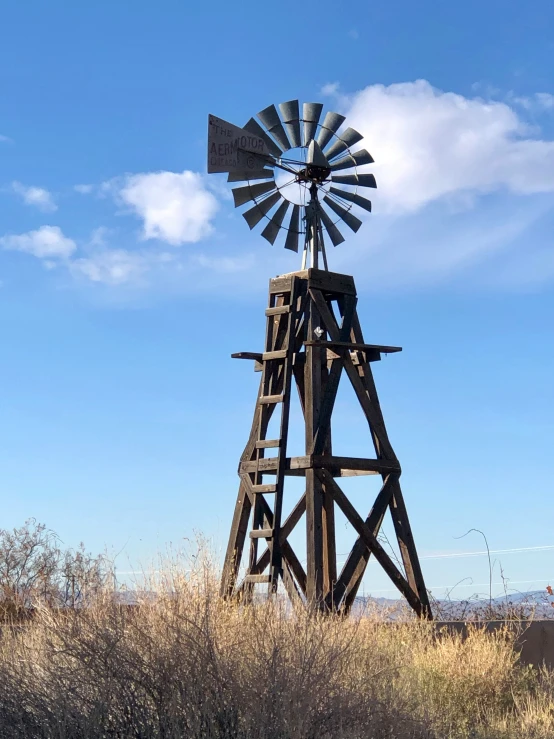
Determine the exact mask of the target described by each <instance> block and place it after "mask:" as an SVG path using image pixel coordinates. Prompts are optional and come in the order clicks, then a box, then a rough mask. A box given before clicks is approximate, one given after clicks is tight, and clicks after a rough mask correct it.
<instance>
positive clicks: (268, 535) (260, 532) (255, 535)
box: [250, 529, 273, 539]
mask: <svg viewBox="0 0 554 739" xmlns="http://www.w3.org/2000/svg"><path fill="white" fill-rule="evenodd" d="M250 538H251V539H272V538H273V529H254V530H253V531H251V532H250Z"/></svg>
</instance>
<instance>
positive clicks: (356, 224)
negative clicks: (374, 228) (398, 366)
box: [323, 195, 362, 231]
mask: <svg viewBox="0 0 554 739" xmlns="http://www.w3.org/2000/svg"><path fill="white" fill-rule="evenodd" d="M323 202H324V203H325V204H326V205H328V206H329V208H331V210H333V211H334V212H335V213H336V214H337V215H338V216H339V218H342V220H343V221H344V222H345V223H346V225H347V226H349V227H350V228H351V229H352V231H357V230H358V229H359V228H360V226H361V225H362V222H361V221H360V219H359V218H356V216H355V215H352V213H350V211H349V210H347V209H346V208H343V207H342V205H339V204H338V203H336V202H335V201H334V200H331V198H330V197H329V196H328V195H326V196H325V197H324V198H323Z"/></svg>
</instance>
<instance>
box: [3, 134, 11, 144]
mask: <svg viewBox="0 0 554 739" xmlns="http://www.w3.org/2000/svg"><path fill="white" fill-rule="evenodd" d="M0 143H2V144H13V139H11V138H10V137H9V136H4V135H3V134H1V133H0Z"/></svg>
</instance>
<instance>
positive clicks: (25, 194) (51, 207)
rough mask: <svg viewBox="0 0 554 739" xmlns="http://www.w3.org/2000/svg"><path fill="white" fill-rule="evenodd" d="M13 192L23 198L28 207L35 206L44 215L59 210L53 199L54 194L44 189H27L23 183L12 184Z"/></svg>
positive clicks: (15, 182) (32, 187) (31, 187)
mask: <svg viewBox="0 0 554 739" xmlns="http://www.w3.org/2000/svg"><path fill="white" fill-rule="evenodd" d="M12 190H13V191H14V192H15V193H17V194H18V195H20V196H21V197H22V198H23V202H24V203H26V204H27V205H35V206H36V207H37V208H38V209H39V210H42V211H43V212H44V213H51V212H53V211H55V210H58V206H57V205H56V203H55V202H54V200H53V198H52V194H51V193H50V192H48V190H45V189H44V188H43V187H34V186H30V187H27V186H26V185H22V184H21V182H17V181H14V182H12Z"/></svg>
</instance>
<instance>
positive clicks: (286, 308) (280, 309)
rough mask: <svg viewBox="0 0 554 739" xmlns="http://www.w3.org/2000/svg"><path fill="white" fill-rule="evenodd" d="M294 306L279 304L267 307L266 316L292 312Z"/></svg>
mask: <svg viewBox="0 0 554 739" xmlns="http://www.w3.org/2000/svg"><path fill="white" fill-rule="evenodd" d="M291 308H292V306H290V305H278V306H276V307H275V308H267V309H266V312H265V314H266V316H281V315H283V313H290V311H291Z"/></svg>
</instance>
